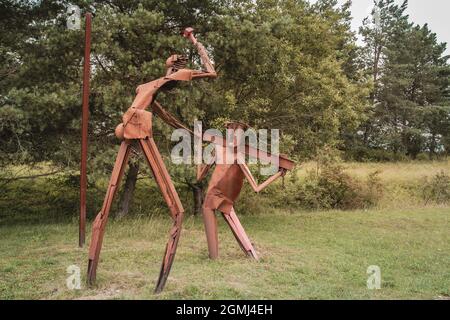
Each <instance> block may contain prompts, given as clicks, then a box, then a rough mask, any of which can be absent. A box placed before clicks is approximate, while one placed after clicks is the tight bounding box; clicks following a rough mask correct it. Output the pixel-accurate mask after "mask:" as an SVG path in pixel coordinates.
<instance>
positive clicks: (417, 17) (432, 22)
mask: <svg viewBox="0 0 450 320" xmlns="http://www.w3.org/2000/svg"><path fill="white" fill-rule="evenodd" d="M316 1H317V0H310V2H312V3H314V2H316ZM344 2H345V0H339V3H344ZM396 2H397V3H398V4H401V3H402V2H403V0H396ZM372 7H373V0H353V4H352V16H353V23H352V27H353V29H354V30H356V31H357V30H358V28H359V26H360V25H361V22H362V20H363V19H364V18H365V17H366V16H368V15H369V13H370V11H371V9H372ZM407 13H408V14H409V17H410V19H411V21H412V22H414V23H417V24H420V25H423V24H425V23H428V25H429V27H430V29H431V31H432V32H434V33H436V34H437V37H438V40H439V41H440V42H447V54H450V48H449V45H450V16H449V14H450V1H449V0H409V4H408V11H407Z"/></svg>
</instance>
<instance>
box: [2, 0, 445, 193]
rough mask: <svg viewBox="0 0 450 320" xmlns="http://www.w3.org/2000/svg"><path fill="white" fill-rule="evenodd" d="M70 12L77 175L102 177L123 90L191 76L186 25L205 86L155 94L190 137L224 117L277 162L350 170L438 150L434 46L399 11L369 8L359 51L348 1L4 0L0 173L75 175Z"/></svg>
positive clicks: (183, 172) (441, 61) (159, 133)
mask: <svg viewBox="0 0 450 320" xmlns="http://www.w3.org/2000/svg"><path fill="white" fill-rule="evenodd" d="M70 4H75V5H78V6H79V7H80V8H81V9H82V12H83V13H84V12H86V11H90V12H94V23H93V43H92V56H91V60H92V65H93V68H92V88H91V91H92V94H91V104H90V112H91V118H90V124H89V126H90V128H89V131H90V149H89V152H90V159H89V161H90V164H89V166H90V168H94V170H92V171H91V172H96V173H107V172H109V171H110V170H111V168H112V164H113V157H114V155H115V151H116V149H114V148H113V146H114V145H117V144H118V141H117V139H116V138H115V136H114V128H115V126H116V125H117V124H118V123H119V122H120V121H121V115H122V113H123V112H124V111H125V110H126V109H127V108H128V106H129V105H130V103H131V101H132V99H133V96H134V92H135V88H136V87H137V85H139V84H142V83H144V82H147V81H150V80H152V79H155V78H157V77H160V76H161V75H162V74H163V73H164V62H165V59H166V58H167V57H168V56H170V55H171V54H173V53H184V54H186V55H188V56H189V58H190V60H191V61H192V62H191V64H192V65H191V67H193V68H200V65H199V59H198V58H199V57H198V56H197V53H196V51H195V50H194V48H193V47H192V46H191V45H190V44H189V43H188V42H187V41H186V40H185V39H183V38H182V37H181V36H180V31H181V30H183V28H184V27H186V26H193V27H194V28H195V29H196V33H197V36H198V38H199V39H200V40H201V41H202V42H203V43H204V44H205V46H206V48H207V50H208V51H209V52H210V54H211V56H212V57H213V60H214V63H215V66H216V69H217V71H218V75H219V77H218V78H217V79H216V80H213V81H204V80H202V81H198V82H194V83H189V84H181V85H180V86H179V87H177V88H175V89H173V90H172V91H171V92H169V93H167V94H166V93H161V94H160V96H159V97H158V99H159V100H160V102H161V103H162V104H163V105H164V106H165V107H166V108H167V109H168V110H170V111H171V112H172V113H173V114H175V115H176V116H177V117H179V118H180V119H181V120H182V121H183V122H184V123H186V124H187V125H189V126H192V123H193V120H195V119H199V120H202V121H203V123H204V128H208V127H218V126H221V124H223V122H224V121H226V120H231V119H237V120H241V121H245V122H247V123H249V124H250V125H251V126H253V127H255V128H277V129H280V130H281V132H282V151H283V152H285V153H289V154H290V155H291V156H292V157H296V158H298V159H302V160H303V159H311V158H314V157H316V156H317V155H318V154H320V153H321V152H323V151H324V150H339V151H341V154H342V155H344V156H345V157H347V158H350V159H356V160H396V159H404V158H406V157H410V158H416V157H417V156H419V155H421V154H422V153H426V154H428V155H429V156H430V157H434V156H439V155H442V154H446V153H448V151H449V148H450V117H449V115H450V113H449V112H450V104H449V75H450V68H449V65H448V63H447V59H448V57H447V56H445V55H444V52H445V50H446V45H445V44H441V43H438V41H437V38H436V35H435V34H434V33H432V31H431V30H430V29H429V27H428V26H427V25H424V26H418V25H415V24H414V23H413V22H411V21H410V19H409V17H408V16H407V15H406V13H405V10H406V9H407V1H405V2H404V3H403V4H402V5H396V4H395V2H394V0H377V1H375V4H376V7H377V9H374V11H373V13H372V15H371V16H369V17H368V18H367V19H366V20H365V21H364V23H363V26H362V27H361V29H360V32H359V33H360V36H361V38H362V40H363V45H362V46H360V45H357V41H356V37H357V34H355V33H354V32H352V31H351V29H350V22H351V15H350V5H351V2H350V1H349V2H347V3H345V4H344V5H341V6H339V5H338V4H337V0H318V1H316V2H315V3H314V4H311V3H309V2H308V1H306V0H258V1H249V0H177V1H157V0H140V1H138V0H109V1H106V0H98V1H86V0H70V1H69V0H60V1H49V0H41V1H31V0H28V1H25V0H5V1H2V2H1V3H0V141H1V143H0V166H1V167H5V166H7V165H8V164H11V163H15V164H18V163H23V164H33V163H38V162H42V161H46V162H47V163H51V164H52V165H54V166H57V167H59V168H64V170H76V169H77V168H78V161H79V148H80V113H81V108H80V105H81V79H82V74H81V71H82V63H83V60H82V57H83V40H84V31H83V30H68V29H67V27H66V20H67V12H66V10H67V8H68V6H69V5H70ZM81 25H83V21H82V23H81ZM154 127H155V136H156V137H157V141H158V144H159V146H160V148H161V151H162V152H163V153H164V154H165V155H168V153H169V150H170V146H171V142H170V139H169V137H170V132H171V129H170V128H168V127H167V126H166V125H165V124H163V123H162V122H161V121H158V120H157V121H155V124H154ZM133 161H134V163H138V162H139V158H136V159H135V160H133ZM142 167H143V166H141V168H142ZM191 169H192V168H185V167H179V166H178V167H174V168H170V171H171V173H172V174H173V175H174V178H175V181H176V182H184V183H187V184H188V185H191V186H192V184H191V182H192V177H193V171H192V170H191ZM92 180H93V178H92V175H91V181H92ZM318 183H321V182H320V181H318Z"/></svg>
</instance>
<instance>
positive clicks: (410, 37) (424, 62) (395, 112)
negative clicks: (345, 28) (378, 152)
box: [360, 0, 449, 158]
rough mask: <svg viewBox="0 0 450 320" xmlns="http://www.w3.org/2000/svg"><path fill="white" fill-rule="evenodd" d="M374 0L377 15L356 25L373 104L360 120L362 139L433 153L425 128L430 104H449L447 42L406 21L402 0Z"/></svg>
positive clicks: (402, 150)
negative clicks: (398, 3) (359, 34)
mask: <svg viewBox="0 0 450 320" xmlns="http://www.w3.org/2000/svg"><path fill="white" fill-rule="evenodd" d="M375 5H376V7H377V9H374V11H373V16H376V12H377V14H378V18H377V19H378V21H375V20H376V19H375V18H373V19H372V21H371V23H370V20H369V19H365V21H364V24H363V27H362V28H361V30H360V33H361V35H362V36H363V39H364V42H365V46H364V49H363V52H365V54H364V55H363V58H364V61H365V65H366V70H367V72H368V74H370V75H371V76H372V78H373V82H374V89H373V92H372V94H371V97H372V102H373V106H372V107H371V108H370V109H369V113H368V120H367V121H366V122H365V123H364V124H363V125H362V126H361V132H362V142H363V144H364V145H365V146H366V147H368V148H380V149H384V150H388V151H392V152H394V153H397V154H406V155H408V156H410V157H412V158H415V157H416V156H417V155H418V154H419V153H420V152H423V151H425V150H426V149H428V151H430V154H433V153H434V152H435V151H434V150H437V145H435V143H434V142H432V141H436V138H434V136H435V134H432V133H430V131H435V130H430V125H431V124H430V123H429V119H430V116H429V115H430V112H431V113H432V114H433V113H434V112H433V111H430V110H432V108H433V106H439V105H441V106H442V105H447V104H448V94H447V93H446V92H447V90H448V85H449V82H448V81H449V66H448V64H447V60H448V57H446V56H444V52H445V49H446V45H445V44H440V43H438V42H437V38H436V35H435V34H434V33H432V32H431V31H430V30H429V28H428V26H427V25H424V26H422V27H421V26H415V25H414V24H413V23H411V22H409V17H408V16H407V15H406V14H405V11H406V9H407V5H408V2H407V1H404V2H403V4H402V5H400V6H398V5H396V4H395V2H394V1H392V0H387V1H384V0H381V1H375ZM438 110H440V111H438ZM436 111H437V113H440V112H441V111H442V109H439V108H437V109H436ZM425 114H427V116H426V117H425V118H424V115H425ZM441 115H442V114H441ZM431 118H433V117H431ZM446 118H447V117H444V119H446ZM427 123H428V124H427ZM431 126H433V125H431ZM433 127H434V126H433ZM441 127H442V126H441ZM440 132H443V131H442V130H440ZM430 139H431V140H430ZM428 140H430V141H428ZM427 145H428V146H429V147H426V146H427ZM430 148H431V149H430Z"/></svg>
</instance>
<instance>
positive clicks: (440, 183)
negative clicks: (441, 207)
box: [422, 171, 450, 204]
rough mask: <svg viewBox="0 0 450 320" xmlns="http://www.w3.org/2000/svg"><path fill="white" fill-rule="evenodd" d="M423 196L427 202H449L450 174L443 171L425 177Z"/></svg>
mask: <svg viewBox="0 0 450 320" xmlns="http://www.w3.org/2000/svg"><path fill="white" fill-rule="evenodd" d="M422 196H423V198H424V200H425V203H426V204H428V203H430V202H433V203H437V204H447V203H449V202H450V176H449V175H448V174H447V173H446V172H444V171H441V172H440V173H438V174H436V175H435V176H434V177H432V178H431V180H430V179H428V178H427V179H425V183H424V184H423V192H422Z"/></svg>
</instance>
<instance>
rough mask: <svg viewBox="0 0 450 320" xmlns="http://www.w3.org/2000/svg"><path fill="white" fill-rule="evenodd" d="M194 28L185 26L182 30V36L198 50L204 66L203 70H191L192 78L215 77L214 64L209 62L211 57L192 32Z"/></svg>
mask: <svg viewBox="0 0 450 320" xmlns="http://www.w3.org/2000/svg"><path fill="white" fill-rule="evenodd" d="M193 32H194V29H192V28H186V29H185V30H184V32H183V36H184V37H185V38H187V39H189V40H190V41H191V42H192V43H193V44H194V45H195V46H196V47H197V50H198V54H199V55H200V59H201V60H202V64H203V66H204V67H205V69H206V70H205V71H193V72H192V78H194V79H195V78H216V77H217V73H216V70H215V69H214V66H213V64H212V62H211V59H210V58H209V56H208V52H206V49H205V47H204V46H203V44H201V43H200V42H198V41H197V39H196V38H195V36H194V34H193Z"/></svg>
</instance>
